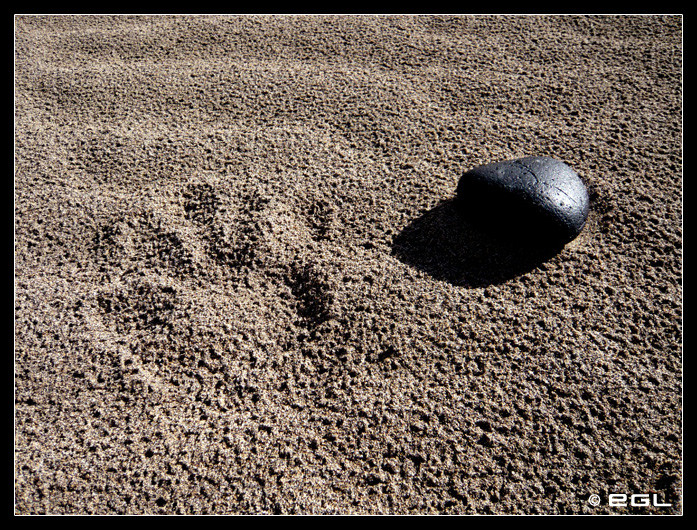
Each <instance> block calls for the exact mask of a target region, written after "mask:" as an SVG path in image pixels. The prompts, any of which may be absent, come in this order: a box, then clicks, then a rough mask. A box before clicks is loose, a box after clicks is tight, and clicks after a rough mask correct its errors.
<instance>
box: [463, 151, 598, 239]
mask: <svg viewBox="0 0 697 530" xmlns="http://www.w3.org/2000/svg"><path fill="white" fill-rule="evenodd" d="M457 203H458V205H459V210H460V212H461V213H462V214H463V215H464V216H465V217H466V218H467V219H468V220H469V221H471V222H473V223H475V224H477V225H478V226H480V227H481V228H484V229H486V230H488V231H491V232H494V233H495V234H497V235H500V236H504V237H507V238H512V239H516V240H519V241H521V242H531V241H534V242H538V243H541V244H558V245H564V244H566V243H568V242H569V241H571V240H573V239H574V238H575V237H576V236H578V234H579V233H580V232H581V230H582V229H583V226H584V225H585V223H586V219H587V217H588V209H589V202H588V191H587V190H586V186H585V185H584V183H583V181H582V180H581V179H580V177H579V176H578V175H577V174H576V172H575V171H574V170H573V169H571V168H570V167H569V166H568V165H567V164H565V163H564V162H561V161H559V160H555V159H553V158H549V157H538V156H533V157H526V158H519V159H516V160H506V161H502V162H495V163H492V164H487V165H484V166H479V167H476V168H474V169H471V170H469V171H467V172H466V173H465V174H464V175H462V177H461V178H460V182H459V183H458V186H457Z"/></svg>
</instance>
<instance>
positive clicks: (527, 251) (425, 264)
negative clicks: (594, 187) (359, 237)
mask: <svg viewBox="0 0 697 530" xmlns="http://www.w3.org/2000/svg"><path fill="white" fill-rule="evenodd" d="M513 233H514V236H512V237H511V236H510V234H506V233H504V232H501V231H500V229H498V228H497V229H496V230H490V229H488V228H486V227H483V226H478V225H477V223H476V222H475V221H474V220H472V219H471V216H468V212H467V211H465V210H464V209H463V205H462V204H461V203H459V201H458V200H457V199H450V200H446V201H443V202H441V203H440V204H438V205H437V206H435V207H434V208H432V209H431V210H429V211H427V212H426V213H424V214H423V215H421V216H420V217H418V218H417V219H415V220H414V221H412V222H411V223H409V225H407V226H406V227H405V228H404V229H403V230H402V231H401V232H400V233H399V234H398V235H397V236H396V237H395V239H394V241H393V244H392V253H393V255H394V256H396V257H397V258H398V259H399V260H400V261H401V262H402V263H405V264H407V265H409V266H412V267H415V268H417V269H419V270H421V271H424V272H426V273H427V274H429V275H430V276H432V277H433V278H435V279H438V280H444V281H447V282H449V283H451V284H453V285H458V286H465V287H485V286H488V285H495V284H500V283H503V282H506V281H507V280H510V279H512V278H515V277H516V276H520V275H521V274H525V273H527V272H530V271H532V270H534V269H535V268H537V267H538V266H539V265H541V264H542V263H544V262H545V261H548V260H549V259H551V258H552V257H554V256H555V255H557V254H558V253H559V252H560V251H561V250H562V248H563V245H561V244H556V243H549V242H545V241H540V240H539V238H538V239H535V238H526V237H521V232H520V231H515V232H513Z"/></svg>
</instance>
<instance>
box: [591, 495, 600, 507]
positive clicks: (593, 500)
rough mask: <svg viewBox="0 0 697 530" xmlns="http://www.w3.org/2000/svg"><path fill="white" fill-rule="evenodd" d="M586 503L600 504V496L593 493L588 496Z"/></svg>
mask: <svg viewBox="0 0 697 530" xmlns="http://www.w3.org/2000/svg"><path fill="white" fill-rule="evenodd" d="M588 504H590V505H591V506H598V505H599V504H600V497H598V496H597V495H596V494H595V493H594V494H593V495H591V496H590V497H588Z"/></svg>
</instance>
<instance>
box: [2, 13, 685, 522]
mask: <svg viewBox="0 0 697 530" xmlns="http://www.w3.org/2000/svg"><path fill="white" fill-rule="evenodd" d="M682 22H683V21H682V17H681V16H657V15H650V16H649V15H647V16H629V15H625V16H586V15H578V16H465V15H463V16H430V15H429V16H427V15H419V16H348V15H345V16H310V15H308V16H188V15H178V16H109V17H107V16H58V15H50V16H29V15H25V16H16V17H15V36H14V39H15V70H14V86H15V88H14V90H15V139H14V141H15V175H14V223H15V224H14V231H15V250H14V273H15V278H14V300H15V302H14V303H15V314H14V319H15V322H14V340H15V350H14V363H15V432H14V466H15V513H16V514H136V515H140V514H413V515H425V514H614V513H636V514H659V513H661V514H664V513H670V514H678V513H682V480H683V478H682V182H683V181H682V64H683V59H682V38H683V37H682ZM523 156H550V157H553V158H556V159H559V160H562V161H564V162H566V163H567V164H569V165H570V166H571V167H572V168H574V170H575V171H577V172H578V174H579V175H580V176H581V178H582V179H583V180H584V182H585V183H586V185H587V187H588V189H589V192H590V197H591V212H590V217H589V220H588V223H587V225H586V227H585V228H584V230H583V231H582V232H581V234H580V236H579V237H578V238H577V239H575V240H574V241H572V242H571V243H569V244H568V245H566V247H565V248H564V249H563V250H561V252H553V253H550V252H544V251H533V250H530V249H526V248H525V247H524V246H523V247H522V248H520V247H519V246H516V245H513V244H511V243H510V242H506V243H503V242H501V241H497V240H495V239H494V238H492V237H490V236H487V235H485V234H483V233H482V232H480V231H479V230H478V229H476V228H475V227H474V226H472V225H470V224H468V223H466V222H464V221H463V220H462V219H461V218H460V217H458V215H457V212H456V211H455V209H454V207H453V203H452V199H453V197H454V195H455V190H456V187H457V182H458V179H459V177H460V175H461V174H462V173H463V172H465V171H467V170H469V169H471V168H473V167H475V166H478V165H481V164H486V163H490V162H494V161H498V160H510V159H514V158H518V157H523ZM612 493H624V494H627V495H632V494H654V493H655V494H656V495H657V497H656V498H657V499H658V501H659V502H660V503H662V504H670V506H669V507H666V506H648V507H646V506H638V507H632V506H627V507H613V506H609V505H608V495H609V494H612ZM592 494H596V495H598V496H599V497H600V504H599V505H598V506H592V505H591V504H590V503H589V502H588V499H589V497H590V495H592Z"/></svg>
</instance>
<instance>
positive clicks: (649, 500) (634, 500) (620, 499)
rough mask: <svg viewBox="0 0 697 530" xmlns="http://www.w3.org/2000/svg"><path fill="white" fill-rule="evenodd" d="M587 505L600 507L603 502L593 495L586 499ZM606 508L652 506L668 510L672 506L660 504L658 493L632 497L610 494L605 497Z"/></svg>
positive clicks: (637, 494) (639, 494)
mask: <svg viewBox="0 0 697 530" xmlns="http://www.w3.org/2000/svg"><path fill="white" fill-rule="evenodd" d="M588 504H590V505H591V506H593V507H595V506H600V505H601V504H603V500H602V499H601V498H600V495H596V494H595V493H594V494H592V495H591V496H590V497H588ZM606 504H607V505H608V506H611V507H616V508H621V507H624V506H634V507H636V508H642V507H643V508H648V507H650V506H653V507H654V508H670V507H671V506H673V505H672V504H667V503H662V502H660V499H659V498H658V493H653V494H650V493H635V494H633V495H627V494H625V493H611V494H610V495H608V497H607V503H606Z"/></svg>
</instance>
